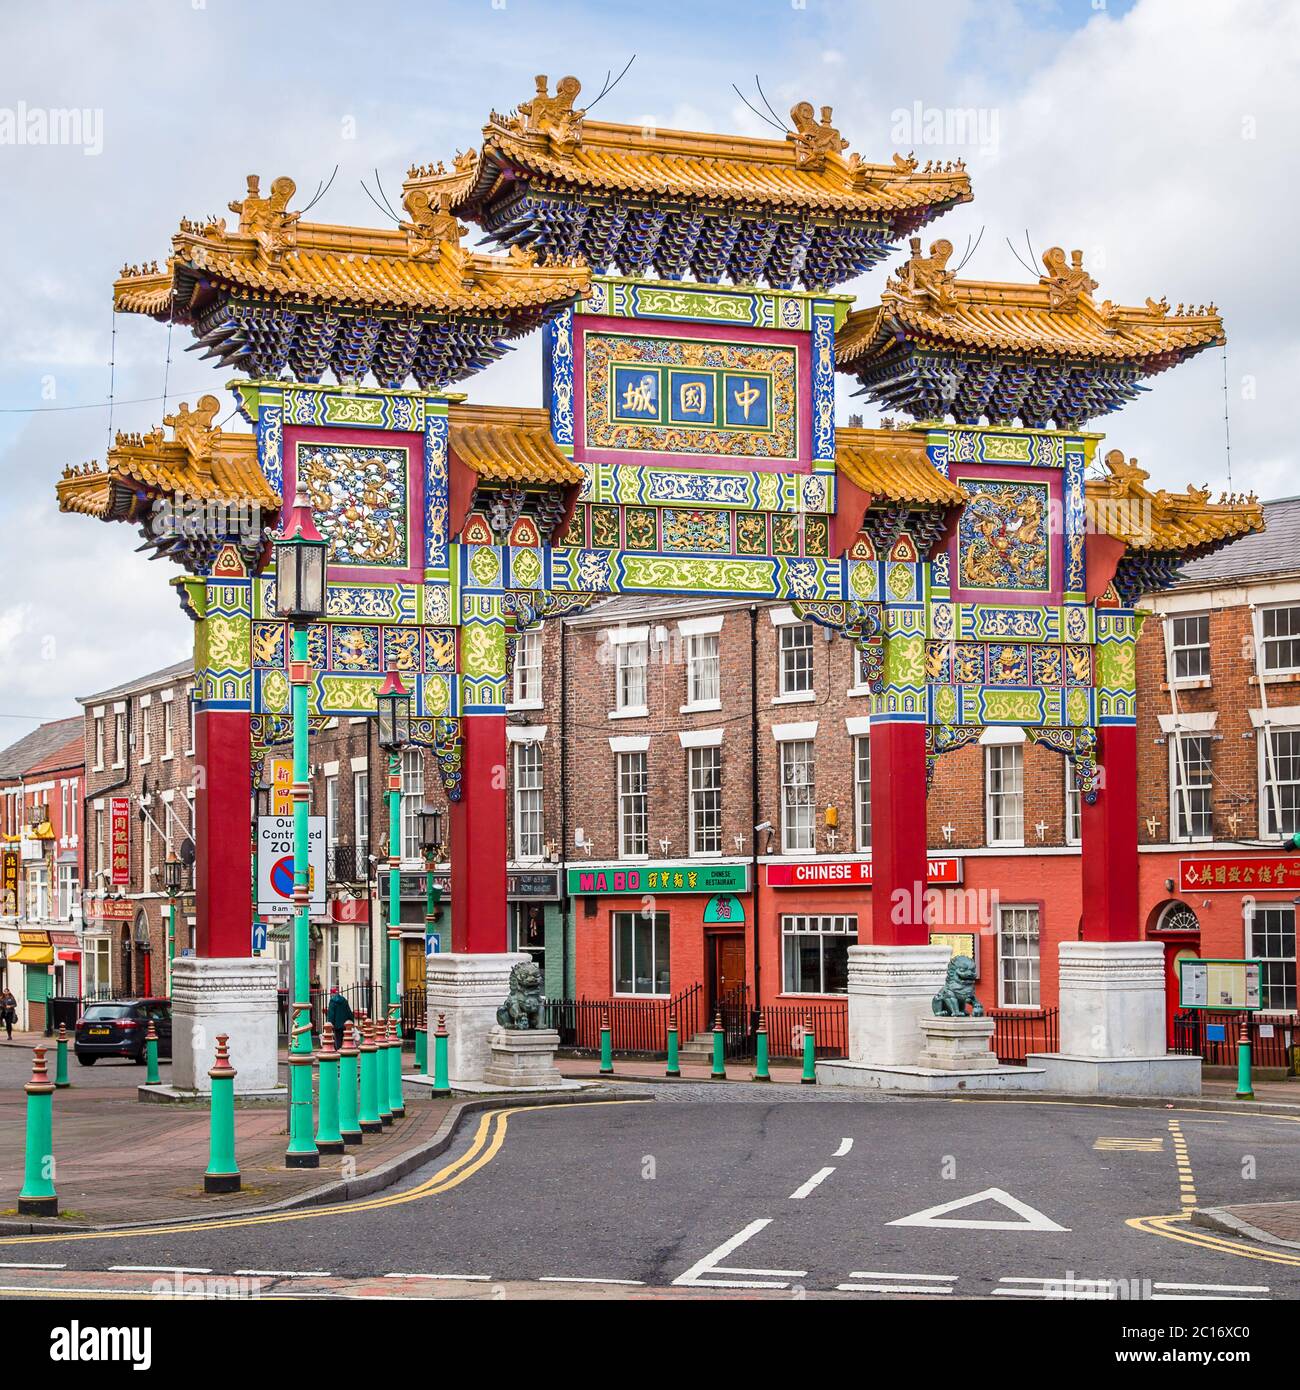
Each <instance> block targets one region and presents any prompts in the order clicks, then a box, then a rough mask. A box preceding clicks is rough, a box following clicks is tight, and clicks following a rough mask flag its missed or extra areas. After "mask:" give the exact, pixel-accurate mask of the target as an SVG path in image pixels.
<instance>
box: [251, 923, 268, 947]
mask: <svg viewBox="0 0 1300 1390" xmlns="http://www.w3.org/2000/svg"><path fill="white" fill-rule="evenodd" d="M265 950H266V923H265V922H254V923H253V951H254V953H255V954H259V955H260V954H261V952H263V951H265Z"/></svg>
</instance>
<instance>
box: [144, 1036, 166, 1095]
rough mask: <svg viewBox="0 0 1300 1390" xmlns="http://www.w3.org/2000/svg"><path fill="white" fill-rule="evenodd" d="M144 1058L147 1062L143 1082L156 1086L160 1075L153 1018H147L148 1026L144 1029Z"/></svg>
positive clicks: (160, 1077) (159, 1080)
mask: <svg viewBox="0 0 1300 1390" xmlns="http://www.w3.org/2000/svg"><path fill="white" fill-rule="evenodd" d="M144 1060H145V1062H146V1064H147V1065H146V1068H145V1074H144V1084H145V1085H146V1086H157V1085H158V1084H159V1083H160V1082H161V1081H162V1076H161V1075H160V1074H159V1072H158V1029H157V1028H156V1027H155V1026H154V1021H153V1019H150V1020H149V1027H148V1028H147V1029H146V1030H145V1035H144Z"/></svg>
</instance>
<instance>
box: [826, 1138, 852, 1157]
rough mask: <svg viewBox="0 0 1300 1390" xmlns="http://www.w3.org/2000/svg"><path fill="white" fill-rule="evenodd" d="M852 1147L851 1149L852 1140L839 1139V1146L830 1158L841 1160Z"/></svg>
mask: <svg viewBox="0 0 1300 1390" xmlns="http://www.w3.org/2000/svg"><path fill="white" fill-rule="evenodd" d="M852 1147H853V1140H852V1139H841V1140H840V1146H839V1148H838V1149H836V1150H835V1152H834V1153H833V1154H831V1157H832V1158H843V1157H844V1155H845V1154H846V1153H848V1151H849V1150H850V1149H851V1148H852Z"/></svg>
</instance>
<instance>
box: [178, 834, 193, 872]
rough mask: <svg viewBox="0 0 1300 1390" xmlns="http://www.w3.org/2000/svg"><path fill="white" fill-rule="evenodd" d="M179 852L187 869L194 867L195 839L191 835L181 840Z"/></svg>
mask: <svg viewBox="0 0 1300 1390" xmlns="http://www.w3.org/2000/svg"><path fill="white" fill-rule="evenodd" d="M178 853H179V855H180V861H181V863H182V864H184V865H185V867H186V868H187V869H191V868H193V867H194V841H193V840H191V839H190V838H189V836H186V837H185V839H183V840H182V841H181V843H180V849H179V851H178Z"/></svg>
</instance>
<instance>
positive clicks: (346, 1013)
mask: <svg viewBox="0 0 1300 1390" xmlns="http://www.w3.org/2000/svg"><path fill="white" fill-rule="evenodd" d="M325 1017H326V1018H328V1019H329V1023H330V1027H331V1028H333V1029H334V1046H335V1047H337V1046H339V1044H340V1043H341V1042H342V1041H343V1028H344V1025H345V1024H348V1023H351V1022H352V1019H353V1013H352V1005H351V1004H349V1003H348V1001H347V1000H346V999H345V998H344V997H343V996H342V995H341V994H340V993H339V987H338V985H331V986H330V1002H329V1004H328V1005H327V1006H326V1009H325Z"/></svg>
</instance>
